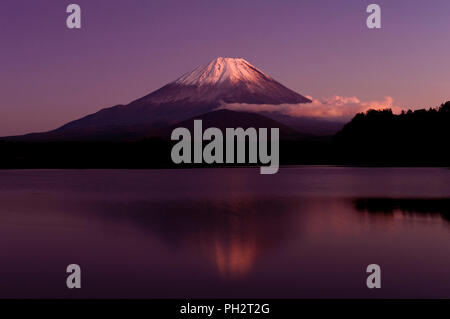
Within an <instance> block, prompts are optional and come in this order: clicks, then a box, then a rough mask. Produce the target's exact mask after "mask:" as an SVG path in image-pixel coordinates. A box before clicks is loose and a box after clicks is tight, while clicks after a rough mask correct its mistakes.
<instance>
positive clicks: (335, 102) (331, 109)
mask: <svg viewBox="0 0 450 319" xmlns="http://www.w3.org/2000/svg"><path fill="white" fill-rule="evenodd" d="M308 98H309V99H310V100H312V103H308V104H281V105H271V104H241V103H232V104H226V105H223V106H221V107H220V108H226V109H229V110H234V111H247V112H276V113H281V114H284V115H289V116H293V117H318V118H340V119H350V118H352V117H353V116H354V115H355V114H356V113H360V112H365V111H367V110H369V109H377V110H378V109H387V108H390V109H392V110H393V111H394V112H400V111H401V108H400V107H399V106H396V105H395V104H394V99H393V98H392V97H390V96H386V97H385V98H384V100H382V101H361V100H360V99H359V98H357V97H355V96H350V97H345V96H338V95H335V96H332V97H330V98H322V99H314V98H312V97H310V96H308Z"/></svg>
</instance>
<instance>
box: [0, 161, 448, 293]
mask: <svg viewBox="0 0 450 319" xmlns="http://www.w3.org/2000/svg"><path fill="white" fill-rule="evenodd" d="M373 263H375V264H379V265H380V266H381V274H382V281H381V284H382V288H381V289H374V290H369V289H368V288H367V286H366V278H367V276H368V275H367V274H366V267H367V265H369V264H373ZM69 264H78V265H80V266H81V269H82V288H81V289H74V290H69V289H67V287H66V277H67V273H66V267H67V265H69ZM0 270H1V271H0V297H2V298H5V297H10V298H17V297H19V298H22V297H32V298H47V297H56V298H59V297H64V298H66V297H74V298H91V297H102V298H110V297H113V298H115V297H120V298H130V297H139V298H216V297H223V298H243V297H248V298H303V297H307V298H315V297H319V298H322V297H342V298H347V297H361V298H372V297H373V298H384V297H400V298H407V297H408V298H409V297H414V298H428V297H447V298H449V297H450V170H448V169H439V168H340V167H292V168H281V169H280V171H279V173H278V174H276V175H260V174H259V168H228V169H225V168H223V169H190V170H188V169H187V170H181V169H180V170H17V171H16V170H13V171H0Z"/></svg>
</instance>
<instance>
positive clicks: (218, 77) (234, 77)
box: [9, 57, 311, 140]
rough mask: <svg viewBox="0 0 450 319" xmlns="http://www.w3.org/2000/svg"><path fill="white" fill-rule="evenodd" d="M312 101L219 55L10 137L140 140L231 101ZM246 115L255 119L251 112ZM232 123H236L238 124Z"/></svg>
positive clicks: (240, 61)
mask: <svg viewBox="0 0 450 319" xmlns="http://www.w3.org/2000/svg"><path fill="white" fill-rule="evenodd" d="M310 102H311V100H309V99H308V98H306V97H304V96H302V95H300V94H298V93H296V92H294V91H292V90H290V89H288V88H287V87H285V86H283V85H282V84H280V83H279V82H277V81H276V80H274V79H273V78H271V77H270V76H268V75H267V74H265V73H263V72H262V71H261V70H259V69H258V68H256V67H255V66H253V65H251V64H250V63H249V62H247V61H246V60H244V59H241V58H222V57H219V58H217V59H214V60H212V61H211V62H209V63H208V64H207V65H206V66H201V67H198V68H196V69H194V70H193V71H191V72H189V73H187V74H185V75H183V76H181V77H180V78H178V79H177V80H175V81H173V82H171V83H169V84H167V85H165V86H163V87H162V88H160V89H158V90H156V91H154V92H152V93H150V94H148V95H146V96H144V97H142V98H139V99H137V100H135V101H133V102H131V103H129V104H128V105H116V106H113V107H110V108H105V109H102V110H100V111H98V112H96V113H93V114H90V115H87V116H85V117H83V118H80V119H78V120H75V121H72V122H69V123H67V124H65V125H63V126H62V127H60V128H58V129H56V130H53V131H49V132H45V133H33V134H27V135H24V136H20V137H10V138H9V139H18V140H24V139H25V140H28V139H30V140H49V139H50V140H51V139H57V140H85V139H103V140H104V139H127V138H130V139H138V138H144V137H149V136H155V135H158V134H159V132H160V131H161V130H163V131H164V128H167V127H172V126H173V125H175V124H176V123H179V122H181V121H185V120H187V119H191V118H193V117H196V116H200V115H204V114H206V113H209V112H212V111H215V110H217V109H218V108H220V107H221V106H223V105H226V104H228V103H245V104H255V105H258V104H259V105H262V104H270V105H280V104H298V103H310ZM230 112H231V111H230ZM236 113H240V112H236ZM254 115H255V116H257V114H254ZM260 116H262V115H258V119H259V118H260ZM246 120H247V121H248V122H249V123H250V124H251V120H250V119H249V115H248V114H247V115H246ZM222 124H223V123H222ZM229 124H230V125H231V126H230V127H234V125H233V123H229ZM250 124H249V125H250ZM280 125H283V124H281V123H280Z"/></svg>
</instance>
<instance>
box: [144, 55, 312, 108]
mask: <svg viewBox="0 0 450 319" xmlns="http://www.w3.org/2000/svg"><path fill="white" fill-rule="evenodd" d="M139 102H144V103H154V104H168V103H172V104H173V103H177V104H179V103H180V102H182V103H191V104H193V105H194V104H195V105H201V104H204V103H208V104H215V105H220V104H223V103H247V104H283V103H291V104H294V103H309V102H311V101H310V100H309V99H307V98H305V97H304V96H302V95H300V94H298V93H296V92H294V91H292V90H290V89H288V88H287V87H285V86H283V85H282V84H280V83H279V82H277V81H275V80H274V79H272V78H271V77H270V76H268V75H266V74H264V73H263V72H262V71H261V70H259V69H258V68H256V67H255V66H253V65H251V64H250V63H249V62H247V61H246V60H244V59H242V58H223V57H219V58H216V59H214V60H212V61H211V62H209V63H208V64H207V65H206V66H201V67H198V68H196V69H194V70H193V71H191V72H189V73H187V74H185V75H183V76H182V77H180V78H178V79H177V80H175V81H173V82H171V83H169V84H167V85H166V86H164V87H162V88H161V89H159V90H157V91H155V92H153V93H151V94H149V95H147V96H145V97H144V98H142V99H140V100H139Z"/></svg>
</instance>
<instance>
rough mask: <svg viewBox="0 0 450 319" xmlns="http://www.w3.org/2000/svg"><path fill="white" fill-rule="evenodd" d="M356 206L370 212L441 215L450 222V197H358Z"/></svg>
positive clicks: (359, 209)
mask: <svg viewBox="0 0 450 319" xmlns="http://www.w3.org/2000/svg"><path fill="white" fill-rule="evenodd" d="M354 205H355V208H356V209H357V210H358V211H361V212H367V213H369V214H385V215H392V216H393V215H394V213H395V212H396V211H399V212H401V213H402V214H403V215H405V216H408V217H415V216H418V215H420V216H429V217H434V216H439V217H440V218H442V219H444V220H446V221H448V222H450V198H430V199H425V198H357V199H356V200H355V201H354Z"/></svg>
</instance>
